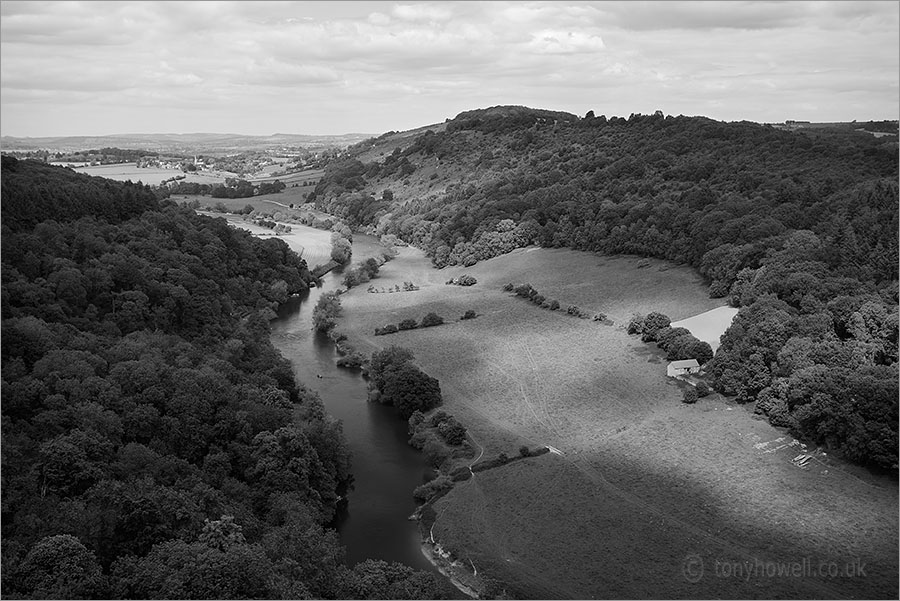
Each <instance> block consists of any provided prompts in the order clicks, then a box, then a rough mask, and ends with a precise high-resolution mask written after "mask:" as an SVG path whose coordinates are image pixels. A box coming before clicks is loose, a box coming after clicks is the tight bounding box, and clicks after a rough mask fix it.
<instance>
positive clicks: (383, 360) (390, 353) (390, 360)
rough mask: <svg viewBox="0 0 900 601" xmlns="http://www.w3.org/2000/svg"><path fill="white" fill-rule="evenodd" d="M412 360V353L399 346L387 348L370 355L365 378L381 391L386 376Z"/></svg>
mask: <svg viewBox="0 0 900 601" xmlns="http://www.w3.org/2000/svg"><path fill="white" fill-rule="evenodd" d="M412 360H413V354H412V351H410V350H409V349H406V348H403V347H400V346H393V345H392V346H389V347H388V348H386V349H383V350H381V351H378V352H375V353H372V358H371V360H370V361H369V368H368V370H367V374H366V375H367V376H368V377H369V378H371V380H372V383H373V384H375V387H376V388H379V389H383V388H384V384H385V381H386V380H385V379H386V377H387V375H388V374H389V373H390V372H392V371H396V370H397V369H399V368H400V367H402V366H403V365H405V364H407V363H410V362H411V361H412Z"/></svg>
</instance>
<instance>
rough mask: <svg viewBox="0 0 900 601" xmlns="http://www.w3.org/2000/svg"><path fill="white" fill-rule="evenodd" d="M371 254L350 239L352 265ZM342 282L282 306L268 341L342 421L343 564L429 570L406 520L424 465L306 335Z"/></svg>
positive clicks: (361, 388) (386, 410)
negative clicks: (347, 473)
mask: <svg viewBox="0 0 900 601" xmlns="http://www.w3.org/2000/svg"><path fill="white" fill-rule="evenodd" d="M377 248H378V245H377V240H375V239H374V238H369V237H368V236H354V243H353V251H354V254H353V263H354V264H355V263H356V262H358V261H362V260H364V259H366V258H368V257H370V256H373V255H374V254H375V252H376V250H377ZM342 277H343V275H342V274H341V273H339V272H337V271H333V272H331V273H329V274H326V275H325V276H324V278H323V286H322V287H321V288H313V289H311V290H310V291H309V292H308V293H304V294H303V295H301V296H298V297H294V298H293V299H291V300H290V301H289V302H287V303H286V304H284V305H283V306H282V307H281V309H280V310H279V312H278V318H277V319H275V320H273V321H272V323H271V328H272V343H273V344H274V345H275V347H276V348H277V349H278V350H279V351H281V353H282V355H284V356H285V357H287V358H288V359H289V360H290V361H291V363H292V365H293V367H294V373H295V375H296V377H297V380H299V381H300V382H302V383H303V384H305V385H306V386H308V387H309V388H312V389H314V390H316V391H317V392H318V393H319V395H320V396H321V398H322V401H323V402H324V404H325V410H326V412H327V413H329V414H330V415H332V416H334V417H335V418H337V419H339V420H341V421H342V422H343V427H344V435H345V437H346V439H347V442H348V444H349V446H350V450H351V452H352V468H351V471H352V473H353V478H354V487H353V490H352V491H351V492H350V494H349V495H348V503H347V508H346V511H343V512H342V514H341V515H340V516H338V518H337V520H336V521H337V530H338V533H339V535H340V539H341V543H342V544H343V545H344V547H345V548H346V550H347V564H348V565H350V566H353V565H355V564H356V563H359V562H360V561H363V560H365V559H370V558H371V559H382V560H385V561H399V562H402V563H404V564H406V565H409V566H412V567H414V568H416V569H420V570H429V571H436V569H435V567H434V566H433V565H432V564H431V563H430V562H429V561H428V560H427V559H426V558H425V556H424V555H423V554H422V550H421V539H420V536H419V532H418V527H417V526H418V524H417V522H414V521H410V520H408V519H407V518H408V517H409V515H410V514H412V513H413V512H414V511H415V509H416V503H415V501H414V499H413V497H412V492H413V489H415V487H416V486H418V485H420V484H422V483H423V481H424V476H425V463H424V460H423V458H422V454H421V453H420V452H419V451H416V450H415V449H413V448H412V447H411V446H409V445H408V444H407V442H406V441H407V439H408V438H409V437H408V435H407V431H406V422H404V421H403V420H400V419H399V418H398V417H397V415H396V414H395V413H394V410H393V409H392V408H390V407H385V406H383V405H377V404H372V403H368V402H367V401H366V383H365V380H363V378H362V376H361V375H360V372H359V370H349V369H342V368H338V367H336V365H335V361H336V360H337V358H338V355H337V352H336V351H335V349H334V344H333V343H332V342H331V341H330V340H329V339H328V338H327V337H326V336H324V335H322V334H318V333H316V332H314V331H313V329H312V310H313V307H315V304H316V301H317V300H318V298H319V296H320V295H321V294H322V292H324V291H328V290H333V289H335V288H337V287H338V286H339V284H340V280H341V278H342Z"/></svg>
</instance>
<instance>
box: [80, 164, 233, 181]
mask: <svg viewBox="0 0 900 601" xmlns="http://www.w3.org/2000/svg"><path fill="white" fill-rule="evenodd" d="M75 171H76V172H78V173H85V174H87V175H92V176H96V177H105V178H107V179H113V180H116V181H119V182H124V181H127V180H131V181H132V182H135V183H137V182H141V183H144V184H147V185H148V186H157V185H159V184H160V183H161V182H164V181H165V180H167V179H171V178H173V177H177V176H180V175H183V176H185V177H184V179H183V180H180V181H184V182H197V183H198V184H222V183H225V178H226V177H234V174H233V173H224V172H218V171H215V172H213V171H201V172H193V173H184V172H183V171H181V170H180V169H160V168H158V167H140V168H138V167H136V166H135V164H134V163H119V164H117V165H94V166H86V167H78V168H76V169H75Z"/></svg>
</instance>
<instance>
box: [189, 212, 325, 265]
mask: <svg viewBox="0 0 900 601" xmlns="http://www.w3.org/2000/svg"><path fill="white" fill-rule="evenodd" d="M198 212H200V213H201V214H203V215H207V216H209V217H221V218H223V219H225V221H227V222H228V223H230V224H231V225H233V226H235V227H239V228H241V229H245V230H247V231H249V232H251V233H252V234H254V235H257V236H265V237H268V236H275V234H274V233H273V232H272V230H270V229H269V228H266V227H262V226H259V225H254V224H252V223H250V222H247V221H244V220H243V219H241V216H240V215H231V214H223V213H207V212H204V211H198ZM287 225H290V226H291V232H290V233H289V234H279V235H278V238H280V239H281V240H284V241H285V242H287V244H288V246H290V247H291V249H292V250H293V251H294V252H296V253H297V254H299V255H300V256H301V257H303V258H304V259H306V264H307V265H309V268H310V269H312V268H313V267H315V266H316V265H320V264H323V263H327V262H328V261H329V260H330V259H331V232H326V231H325V230H317V229H315V228H312V227H308V226H305V225H298V224H296V223H290V224H287Z"/></svg>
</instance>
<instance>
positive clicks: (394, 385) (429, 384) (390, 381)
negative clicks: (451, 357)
mask: <svg viewBox="0 0 900 601" xmlns="http://www.w3.org/2000/svg"><path fill="white" fill-rule="evenodd" d="M379 388H380V390H381V402H383V403H384V404H387V405H393V406H394V407H396V408H397V410H398V412H399V413H400V417H401V418H402V419H404V420H408V419H409V418H410V416H411V415H412V414H413V412H415V411H416V410H419V411H423V412H424V411H428V410H430V409H433V408H434V407H437V406H438V405H440V404H441V402H442V399H441V388H440V385H439V384H438V381H437V380H436V379H435V378H432V377H431V376H429V375H428V374H426V373H424V372H423V371H421V370H420V369H419V368H417V367H416V366H414V365H412V364H410V363H405V364H403V365H402V366H401V367H399V368H398V369H396V370H391V371H389V372H388V373H387V374H386V375H385V377H384V386H383V387H379Z"/></svg>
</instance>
